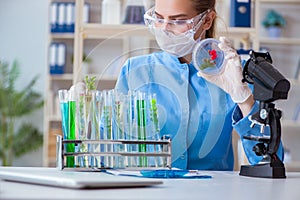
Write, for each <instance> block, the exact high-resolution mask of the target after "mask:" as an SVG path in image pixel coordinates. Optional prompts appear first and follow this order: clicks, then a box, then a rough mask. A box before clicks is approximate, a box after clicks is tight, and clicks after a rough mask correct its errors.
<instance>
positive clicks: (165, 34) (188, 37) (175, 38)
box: [153, 28, 205, 58]
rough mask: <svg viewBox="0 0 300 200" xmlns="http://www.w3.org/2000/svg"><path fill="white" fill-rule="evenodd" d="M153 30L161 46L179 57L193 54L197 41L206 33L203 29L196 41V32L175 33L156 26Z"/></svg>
mask: <svg viewBox="0 0 300 200" xmlns="http://www.w3.org/2000/svg"><path fill="white" fill-rule="evenodd" d="M153 31H154V34H155V38H156V41H157V43H158V45H159V47H160V48H161V49H162V50H164V51H166V52H168V53H170V54H172V55H174V56H176V57H178V58H180V57H183V56H185V55H188V54H191V53H192V52H193V50H194V47H195V45H196V44H197V42H198V41H200V40H201V39H200V38H201V36H202V34H203V33H205V30H203V32H202V33H201V36H200V37H199V39H198V40H197V41H196V40H194V33H191V32H189V33H181V34H174V33H172V32H170V31H168V30H165V29H161V28H155V29H154V30H153Z"/></svg>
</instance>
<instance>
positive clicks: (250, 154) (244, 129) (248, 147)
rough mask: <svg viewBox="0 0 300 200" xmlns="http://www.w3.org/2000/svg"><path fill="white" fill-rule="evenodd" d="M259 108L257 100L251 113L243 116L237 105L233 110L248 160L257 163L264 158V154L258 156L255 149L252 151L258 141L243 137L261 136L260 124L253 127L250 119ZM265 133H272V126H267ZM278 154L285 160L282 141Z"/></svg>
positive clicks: (234, 121)
mask: <svg viewBox="0 0 300 200" xmlns="http://www.w3.org/2000/svg"><path fill="white" fill-rule="evenodd" d="M258 109H259V103H258V102H256V103H255V104H254V105H253V107H252V109H251V111H250V113H249V114H248V115H247V116H245V117H243V115H242V112H241V110H240V109H239V107H238V106H236V107H235V109H234V111H233V116H232V118H233V128H234V129H235V130H236V132H237V133H238V134H239V136H240V138H241V141H242V144H243V148H244V152H245V154H246V156H247V158H248V161H249V163H250V164H257V163H258V162H259V161H261V160H262V156H257V155H256V154H255V153H254V151H252V148H253V146H254V145H255V144H256V143H257V142H256V141H252V140H246V139H244V138H243V136H245V135H256V136H261V135H262V134H261V133H260V126H259V125H255V126H254V127H253V128H251V127H250V125H251V121H250V120H249V116H250V115H252V114H254V113H256V112H257V111H258ZM264 135H270V128H269V127H266V128H265V133H264ZM277 155H278V157H279V159H280V160H282V161H283V146H282V142H281V143H280V146H279V148H278V151H277Z"/></svg>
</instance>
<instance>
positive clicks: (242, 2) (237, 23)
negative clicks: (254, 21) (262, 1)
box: [230, 0, 251, 27]
mask: <svg viewBox="0 0 300 200" xmlns="http://www.w3.org/2000/svg"><path fill="white" fill-rule="evenodd" d="M230 26H232V27H251V0H231V12H230Z"/></svg>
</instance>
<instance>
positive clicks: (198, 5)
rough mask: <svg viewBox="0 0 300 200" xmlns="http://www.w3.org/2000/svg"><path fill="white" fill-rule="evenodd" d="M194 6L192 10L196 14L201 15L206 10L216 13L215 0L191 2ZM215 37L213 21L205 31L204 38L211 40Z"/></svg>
mask: <svg viewBox="0 0 300 200" xmlns="http://www.w3.org/2000/svg"><path fill="white" fill-rule="evenodd" d="M191 1H192V2H193V4H194V8H195V10H196V11H197V12H198V13H202V12H204V11H206V10H208V9H211V10H212V11H215V12H216V9H215V5H216V0H191ZM214 36H215V19H214V20H213V22H212V25H211V27H210V29H209V30H207V31H206V34H205V38H213V37H214Z"/></svg>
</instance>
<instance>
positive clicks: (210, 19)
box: [203, 11, 216, 30]
mask: <svg viewBox="0 0 300 200" xmlns="http://www.w3.org/2000/svg"><path fill="white" fill-rule="evenodd" d="M215 17H216V12H215V11H210V12H209V13H208V14H207V15H206V17H205V19H204V23H203V29H204V30H208V29H210V27H211V26H212V24H213V21H214V19H215Z"/></svg>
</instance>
